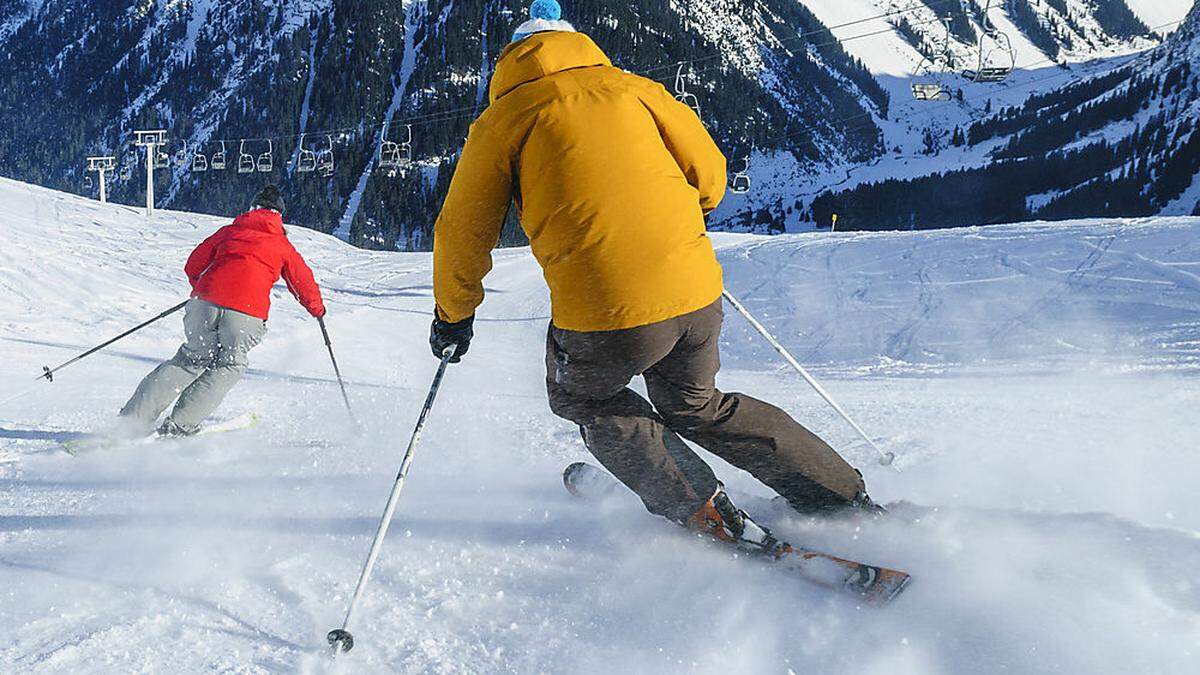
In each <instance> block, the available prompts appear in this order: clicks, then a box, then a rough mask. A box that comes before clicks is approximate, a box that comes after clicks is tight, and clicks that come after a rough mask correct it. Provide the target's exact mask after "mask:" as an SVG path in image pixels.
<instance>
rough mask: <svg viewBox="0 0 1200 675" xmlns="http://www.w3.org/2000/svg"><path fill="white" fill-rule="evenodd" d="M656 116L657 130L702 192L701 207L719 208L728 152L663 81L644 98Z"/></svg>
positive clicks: (726, 178)
mask: <svg viewBox="0 0 1200 675" xmlns="http://www.w3.org/2000/svg"><path fill="white" fill-rule="evenodd" d="M643 102H644V103H645V105H646V108H647V109H648V110H649V111H650V114H651V115H653V116H654V121H655V124H657V125H658V133H659V135H660V136H662V139H663V143H665V144H666V146H667V150H668V151H670V153H671V156H672V157H674V158H675V163H676V164H678V165H679V168H680V169H682V170H683V175H684V176H686V177H687V181H688V183H690V184H691V186H692V187H694V188H696V189H697V190H698V191H699V192H700V208H702V209H703V210H704V212H705V213H708V212H709V211H712V210H713V209H715V208H717V206H718V205H719V204H720V203H721V200H722V199H723V198H724V197H725V184H726V182H727V181H728V177H727V176H726V173H725V172H726V164H725V155H723V154H722V153H721V150H720V148H718V147H717V144H716V143H715V142H714V141H713V139H712V136H710V135H709V133H708V129H706V128H705V127H704V123H703V122H701V121H700V118H699V117H697V116H696V113H695V112H694V111H693V110H692V109H691V108H689V107H687V106H686V105H684V104H682V103H680V102H679V101H677V100H675V97H674V96H671V94H669V93H667V90H666V89H665V88H664V87H663V86H662V85H661V84H657V83H656V84H655V85H654V86H653V88H652V89H651V93H650V94H649V95H647V96H646V97H645V98H643Z"/></svg>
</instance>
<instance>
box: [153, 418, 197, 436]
mask: <svg viewBox="0 0 1200 675" xmlns="http://www.w3.org/2000/svg"><path fill="white" fill-rule="evenodd" d="M198 433H200V427H185V426H180V425H178V424H176V423H175V420H173V419H171V418H169V417H168V418H167V419H166V420H165V421H163V423H162V426H160V427H159V428H158V435H159V436H160V437H163V438H186V437H188V436H195V435H196V434H198Z"/></svg>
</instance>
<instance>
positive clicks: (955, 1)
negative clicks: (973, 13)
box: [630, 0, 961, 75]
mask: <svg viewBox="0 0 1200 675" xmlns="http://www.w3.org/2000/svg"><path fill="white" fill-rule="evenodd" d="M960 3H961V0H940V1H939V0H930V2H929V3H928V4H925V3H922V2H914V3H913V4H911V5H909V6H908V7H907V8H905V9H897V10H892V11H890V12H886V13H883V14H876V15H874V16H868V17H863V18H861V19H855V20H853V21H847V22H846V23H839V24H835V25H833V26H826V27H825V28H819V29H815V30H810V31H806V32H803V33H797V34H795V35H789V36H787V37H783V38H779V40H778V43H779V44H787V43H791V42H796V41H798V40H803V39H805V38H808V37H812V36H814V35H822V34H825V33H829V34H830V37H834V36H833V31H835V30H838V29H841V28H849V27H851V26H858V25H861V24H864V23H870V22H872V21H879V20H881V19H889V18H893V17H896V16H902V15H904V14H911V13H913V12H917V11H920V10H923V9H928V10H931V11H936V10H935V8H940V7H942V6H945V5H959V4H960ZM938 21H941V19H940V18H939V19H938ZM927 23H931V22H930V21H922V22H919V23H916V24H912V25H914V26H921V25H924V24H927ZM893 30H895V27H889V28H888V29H887V30H884V31H879V32H877V33H871V35H879V34H882V33H890V32H892V31H893ZM858 37H863V36H853V37H849V38H838V37H834V41H833V42H831V43H825V44H818V45H814V46H816V47H827V46H831V45H834V44H837V43H840V42H849V41H850V40H854V39H857V38H858ZM722 56H724V54H709V55H708V56H701V57H697V58H695V59H692V60H690V61H685V63H699V62H701V61H709V60H712V59H718V58H721V57H722ZM675 63H678V62H675ZM675 63H672V64H669V65H663V66H647V67H642V68H636V69H630V71H631V72H636V73H638V74H639V75H644V74H647V73H650V72H654V71H657V70H665V69H668V68H674V67H675Z"/></svg>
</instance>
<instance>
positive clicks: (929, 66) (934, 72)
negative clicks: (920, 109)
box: [912, 16, 954, 101]
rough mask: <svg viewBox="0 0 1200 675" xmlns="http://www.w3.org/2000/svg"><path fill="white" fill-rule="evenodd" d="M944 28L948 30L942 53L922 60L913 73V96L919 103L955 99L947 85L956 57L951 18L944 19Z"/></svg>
mask: <svg viewBox="0 0 1200 675" xmlns="http://www.w3.org/2000/svg"><path fill="white" fill-rule="evenodd" d="M942 26H944V27H945V29H946V36H945V41H944V42H943V43H942V52H941V53H940V54H938V55H937V56H926V57H925V58H923V59H921V62H920V63H919V64H917V68H916V70H915V71H913V74H914V81H913V82H912V94H913V98H914V99H916V100H918V101H949V100H950V99H951V98H953V96H951V94H950V88H949V87H947V86H946V83H945V75H946V71H948V70H950V69H952V68H953V67H954V66H953V64H954V55H953V53H952V52H951V51H950V17H949V16H947V17H945V18H944V19H942Z"/></svg>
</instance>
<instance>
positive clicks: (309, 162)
mask: <svg viewBox="0 0 1200 675" xmlns="http://www.w3.org/2000/svg"><path fill="white" fill-rule="evenodd" d="M316 170H317V153H315V152H313V151H312V150H309V149H308V148H305V147H304V134H300V149H299V150H298V151H297V152H296V172H297V173H312V172H314V171H316Z"/></svg>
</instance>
